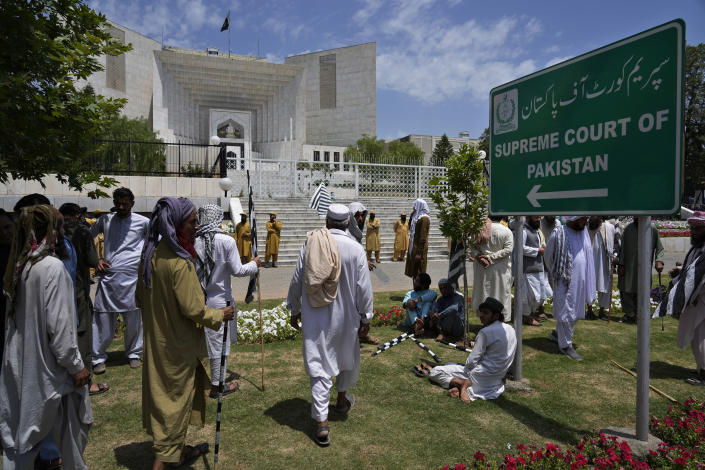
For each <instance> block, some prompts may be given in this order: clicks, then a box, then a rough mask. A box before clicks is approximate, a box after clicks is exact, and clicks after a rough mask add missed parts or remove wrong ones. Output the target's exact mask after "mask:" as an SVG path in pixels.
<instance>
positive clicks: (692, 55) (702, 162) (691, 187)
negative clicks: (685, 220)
mask: <svg viewBox="0 0 705 470" xmlns="http://www.w3.org/2000/svg"><path fill="white" fill-rule="evenodd" d="M684 95H685V185H684V191H685V195H686V196H687V195H691V194H693V192H694V191H695V189H696V187H697V186H698V183H699V182H700V181H703V180H705V44H704V43H700V44H698V45H697V46H686V48H685V89H684Z"/></svg>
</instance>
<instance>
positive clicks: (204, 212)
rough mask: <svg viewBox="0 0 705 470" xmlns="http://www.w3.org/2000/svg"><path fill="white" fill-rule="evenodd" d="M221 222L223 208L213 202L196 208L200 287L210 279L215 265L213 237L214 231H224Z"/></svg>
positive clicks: (206, 284)
mask: <svg viewBox="0 0 705 470" xmlns="http://www.w3.org/2000/svg"><path fill="white" fill-rule="evenodd" d="M222 222H223V209H221V208H220V207H219V206H217V205H215V204H206V205H205V206H203V207H199V208H198V225H199V228H198V231H197V232H196V244H195V246H196V253H198V261H197V266H196V273H197V274H198V280H199V281H200V282H201V288H202V289H203V291H204V292H205V291H206V287H207V286H208V283H209V282H210V280H211V273H212V272H213V268H214V267H215V260H214V259H213V237H215V234H216V233H224V232H223V231H222V230H221V228H220V224H221V223H222Z"/></svg>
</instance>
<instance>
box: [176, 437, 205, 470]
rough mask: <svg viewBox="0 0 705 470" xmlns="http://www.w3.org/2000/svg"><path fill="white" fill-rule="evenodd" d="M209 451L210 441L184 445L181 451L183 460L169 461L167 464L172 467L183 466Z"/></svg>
mask: <svg viewBox="0 0 705 470" xmlns="http://www.w3.org/2000/svg"><path fill="white" fill-rule="evenodd" d="M207 453H208V443H207V442H204V443H202V444H198V445H197V446H184V450H182V451H181V460H179V461H178V462H172V463H168V464H167V466H168V467H170V468H178V467H183V466H184V465H187V464H191V463H193V462H194V461H195V460H196V459H197V458H199V457H200V456H202V455H206V454H207Z"/></svg>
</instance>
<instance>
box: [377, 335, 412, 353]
mask: <svg viewBox="0 0 705 470" xmlns="http://www.w3.org/2000/svg"><path fill="white" fill-rule="evenodd" d="M409 338H411V336H410V335H409V334H408V333H404V334H403V335H401V336H398V337H396V338H394V339H393V340H391V341H387V342H386V343H384V344H383V345H382V346H380V347H378V348H377V351H375V352H373V353H372V357H374V356H376V355H378V354H380V353H383V352H384V351H386V350H387V349H389V348H391V347H393V346H396V345H397V344H399V343H401V342H403V341H406V340H407V339H409Z"/></svg>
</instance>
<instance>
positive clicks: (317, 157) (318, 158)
mask: <svg viewBox="0 0 705 470" xmlns="http://www.w3.org/2000/svg"><path fill="white" fill-rule="evenodd" d="M313 161H314V162H320V161H321V152H319V151H318V150H314V151H313Z"/></svg>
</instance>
